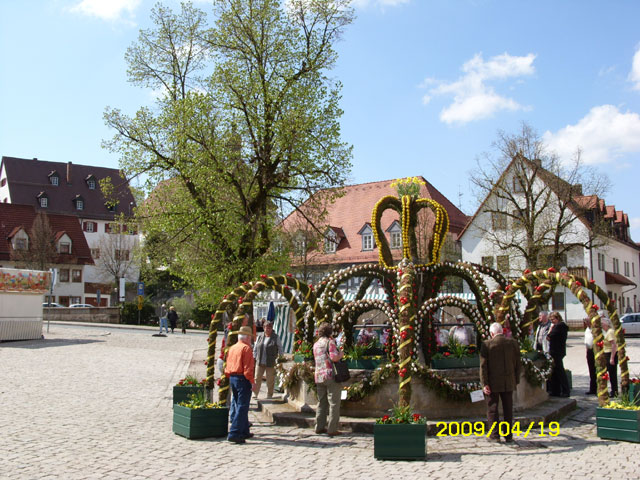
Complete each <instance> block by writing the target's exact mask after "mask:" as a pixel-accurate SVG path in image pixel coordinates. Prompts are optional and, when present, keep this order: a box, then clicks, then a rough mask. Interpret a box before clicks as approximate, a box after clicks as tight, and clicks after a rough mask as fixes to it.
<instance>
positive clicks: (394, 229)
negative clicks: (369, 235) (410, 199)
mask: <svg viewBox="0 0 640 480" xmlns="http://www.w3.org/2000/svg"><path fill="white" fill-rule="evenodd" d="M387 232H389V246H390V247H391V248H392V249H400V248H402V228H401V227H400V223H399V222H398V221H397V220H394V222H393V223H392V224H391V226H390V227H389V228H387Z"/></svg>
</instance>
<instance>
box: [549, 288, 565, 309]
mask: <svg viewBox="0 0 640 480" xmlns="http://www.w3.org/2000/svg"><path fill="white" fill-rule="evenodd" d="M551 308H552V309H553V310H564V292H553V297H552V299H551Z"/></svg>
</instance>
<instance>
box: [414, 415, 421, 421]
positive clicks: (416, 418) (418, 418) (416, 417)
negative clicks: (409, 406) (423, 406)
mask: <svg viewBox="0 0 640 480" xmlns="http://www.w3.org/2000/svg"><path fill="white" fill-rule="evenodd" d="M413 421H414V422H418V421H420V414H419V413H414V414H413Z"/></svg>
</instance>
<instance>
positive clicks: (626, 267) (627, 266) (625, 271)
mask: <svg viewBox="0 0 640 480" xmlns="http://www.w3.org/2000/svg"><path fill="white" fill-rule="evenodd" d="M624 276H625V277H628V276H629V262H624Z"/></svg>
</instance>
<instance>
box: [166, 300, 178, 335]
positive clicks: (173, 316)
mask: <svg viewBox="0 0 640 480" xmlns="http://www.w3.org/2000/svg"><path fill="white" fill-rule="evenodd" d="M167 317H168V318H169V326H170V327H171V333H173V330H174V329H175V328H176V326H177V325H178V312H176V307H174V306H173V305H171V306H170V307H169V313H168V314H167Z"/></svg>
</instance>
